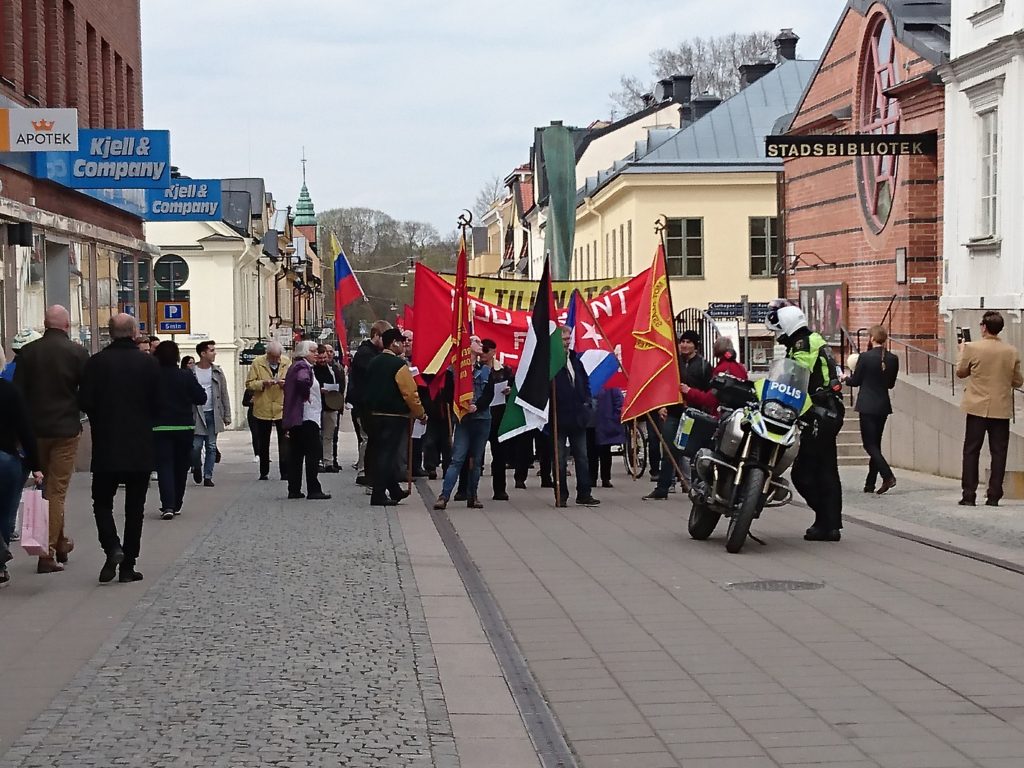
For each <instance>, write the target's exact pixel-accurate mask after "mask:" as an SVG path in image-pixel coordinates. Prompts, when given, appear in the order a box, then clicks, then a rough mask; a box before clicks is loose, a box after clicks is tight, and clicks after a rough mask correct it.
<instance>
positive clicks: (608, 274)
mask: <svg viewBox="0 0 1024 768" xmlns="http://www.w3.org/2000/svg"><path fill="white" fill-rule="evenodd" d="M615 246H616V242H615V230H612V258H611V269H606V270H605V274H604V275H602V277H612V276H613V275H614V274H615V261H616V256H615V254H616V248H615Z"/></svg>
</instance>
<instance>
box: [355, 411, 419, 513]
mask: <svg viewBox="0 0 1024 768" xmlns="http://www.w3.org/2000/svg"><path fill="white" fill-rule="evenodd" d="M364 423H365V422H364ZM408 429H409V419H407V418H405V417H399V416H373V417H371V421H370V424H369V425H368V429H367V432H366V434H367V436H368V437H369V438H370V441H371V445H373V446H374V451H373V459H374V461H375V462H376V463H375V464H373V465H372V467H373V474H372V477H373V486H372V488H373V491H372V493H371V494H370V503H371V504H374V503H379V502H381V501H384V499H386V498H387V494H389V493H390V494H391V498H392V499H397V498H398V497H399V496H400V495H401V493H402V487H401V484H400V479H399V478H400V475H399V467H398V462H396V461H395V457H396V455H397V454H398V452H399V451H400V450H405V449H406V444H405V440H406V439H407V438H406V434H407V433H406V430H408ZM369 461H370V460H369V452H367V467H370V466H371V465H370V463H369Z"/></svg>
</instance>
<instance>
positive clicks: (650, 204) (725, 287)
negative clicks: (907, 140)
mask: <svg viewBox="0 0 1024 768" xmlns="http://www.w3.org/2000/svg"><path fill="white" fill-rule="evenodd" d="M815 66H816V62H813V61H798V60H783V62H782V63H781V64H780V65H779V66H778V67H773V65H771V64H769V63H760V64H756V65H749V66H747V67H744V68H742V73H743V79H744V83H745V85H744V87H743V89H742V90H741V91H740V92H739V93H738V94H736V95H735V96H733V97H732V98H730V99H728V100H726V101H725V102H723V103H721V104H720V105H716V106H715V107H714V108H712V109H710V111H708V112H706V114H703V115H702V116H701V117H699V118H698V119H697V120H696V121H695V122H693V123H692V124H690V125H688V126H686V127H684V128H682V129H679V130H664V129H655V130H649V131H648V132H647V136H646V138H645V139H643V140H640V141H637V142H636V145H635V148H634V151H633V153H632V155H630V156H629V157H627V158H626V159H625V160H622V161H619V162H617V163H615V164H614V165H613V166H612V167H611V168H609V169H608V170H606V171H602V172H600V173H598V174H597V175H596V176H591V177H589V178H588V179H587V180H586V184H585V185H584V186H583V187H582V188H581V189H580V190H579V193H578V205H577V209H576V237H575V241H574V252H573V260H572V267H571V270H572V275H573V277H576V278H580V279H592V278H598V279H600V278H609V277H618V276H626V275H633V274H636V273H637V272H639V271H641V270H643V269H644V268H646V267H647V266H649V265H650V264H651V262H652V260H653V258H654V254H655V251H656V249H657V245H658V235H657V234H656V233H655V221H656V220H657V219H658V218H659V217H662V216H664V217H665V218H666V219H667V221H668V226H667V229H666V232H665V236H666V237H665V242H666V256H667V264H668V272H669V276H670V278H671V279H670V284H671V289H672V302H673V306H674V308H675V311H676V312H680V311H682V310H684V309H688V308H700V309H704V310H707V309H708V306H709V304H714V303H725V302H730V303H731V302H738V301H739V300H740V297H741V296H743V295H747V296H749V298H750V301H752V302H761V301H768V300H770V299H772V298H773V297H775V296H776V295H778V280H777V269H778V263H779V262H778V259H779V247H778V243H779V242H780V237H779V232H778V226H777V212H778V207H777V192H776V178H777V174H778V173H779V172H781V171H782V164H781V163H780V162H778V161H774V160H772V161H770V160H768V159H767V158H766V157H765V153H764V137H765V136H766V135H768V134H771V133H772V132H773V128H774V126H775V123H776V122H777V121H778V120H779V119H780V118H783V117H784V116H786V115H787V114H789V113H790V112H792V111H793V109H794V108H795V107H796V105H797V103H798V102H799V99H800V96H801V94H802V93H803V90H804V87H805V85H806V84H807V82H808V81H809V80H810V77H811V75H812V74H813V72H814V69H815ZM701 99H707V97H698V98H697V99H695V100H694V102H695V103H696V102H698V101H700V100H701ZM695 111H697V110H695ZM698 113H699V112H698Z"/></svg>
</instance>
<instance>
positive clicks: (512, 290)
mask: <svg viewBox="0 0 1024 768" xmlns="http://www.w3.org/2000/svg"><path fill="white" fill-rule="evenodd" d="M434 274H437V273H434ZM439 277H442V278H444V279H445V281H447V282H448V283H450V284H451V285H455V275H449V274H440V275H439ZM628 280H629V278H628V277H613V278H611V279H608V280H553V281H552V282H551V291H552V293H554V294H555V306H556V307H558V308H559V309H565V308H566V307H567V306H568V305H569V297H570V296H572V292H573V290H575V289H578V290H579V292H580V294H581V295H582V296H583V298H584V299H587V300H588V301H589V300H590V299H592V298H594V297H595V296H598V295H600V294H602V293H607V292H608V291H613V290H615V289H616V288H618V287H619V286H621V285H623V284H624V283H625V282H627V281H628ZM539 284H540V283H535V282H534V281H532V280H503V279H502V278H500V277H474V276H472V275H470V276H469V279H468V283H467V286H468V288H469V295H470V296H471V297H473V298H475V299H478V300H480V301H486V302H489V303H491V304H494V305H496V306H498V307H501V308H502V309H511V310H516V311H522V312H528V311H530V309H531V308H532V307H533V302H534V299H536V298H537V286H538V285H539Z"/></svg>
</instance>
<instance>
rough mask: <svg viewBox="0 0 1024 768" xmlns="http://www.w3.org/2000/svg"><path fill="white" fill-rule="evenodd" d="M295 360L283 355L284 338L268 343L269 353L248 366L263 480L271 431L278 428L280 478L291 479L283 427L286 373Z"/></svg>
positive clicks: (261, 478) (262, 478) (268, 455)
mask: <svg viewBox="0 0 1024 768" xmlns="http://www.w3.org/2000/svg"><path fill="white" fill-rule="evenodd" d="M291 364H292V361H291V360H289V359H288V358H287V357H285V356H284V347H282V346H281V342H279V341H272V342H270V343H269V344H267V354H265V355H260V356H259V357H257V358H256V359H255V360H253V361H252V365H250V366H249V375H248V376H247V377H246V379H245V388H246V389H248V390H249V391H250V392H252V416H253V419H254V421H255V423H256V455H257V456H259V458H260V480H266V479H267V478H268V476H269V475H270V431H271V429H276V430H277V455H278V463H279V464H280V467H279V469H280V471H281V479H282V480H287V479H288V439H287V438H286V437H285V434H284V429H283V428H282V427H281V417H282V416H283V415H284V377H285V374H287V373H288V369H289V368H290V367H291Z"/></svg>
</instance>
